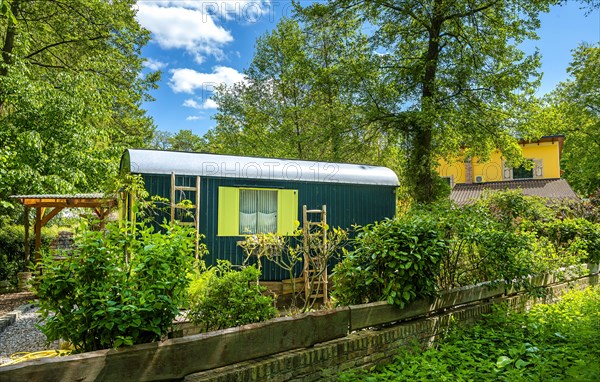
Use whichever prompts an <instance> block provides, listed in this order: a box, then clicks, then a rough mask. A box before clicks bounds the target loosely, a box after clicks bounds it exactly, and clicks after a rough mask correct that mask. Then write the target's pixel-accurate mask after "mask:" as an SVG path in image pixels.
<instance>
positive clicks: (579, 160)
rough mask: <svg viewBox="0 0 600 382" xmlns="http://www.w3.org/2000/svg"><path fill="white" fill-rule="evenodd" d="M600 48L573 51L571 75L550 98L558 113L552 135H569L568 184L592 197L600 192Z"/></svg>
mask: <svg viewBox="0 0 600 382" xmlns="http://www.w3.org/2000/svg"><path fill="white" fill-rule="evenodd" d="M598 62H600V44H595V45H587V44H582V45H580V46H579V47H577V49H575V50H574V51H573V60H572V62H571V64H570V66H569V68H568V69H567V70H568V72H569V73H570V75H571V78H569V79H568V80H567V81H565V82H562V83H560V84H559V85H558V86H557V88H556V90H555V91H554V92H553V93H552V94H551V96H550V99H549V101H550V107H549V108H550V109H551V110H552V111H553V112H554V113H555V120H554V121H552V122H551V125H552V126H554V131H553V132H560V133H563V134H565V135H566V138H565V144H564V150H563V152H562V157H561V168H562V169H563V170H564V172H565V173H564V177H565V178H566V179H567V180H568V181H569V184H570V185H571V186H572V187H573V188H574V189H575V190H576V191H577V192H579V193H580V194H582V195H584V196H589V195H590V194H592V193H594V192H595V191H596V190H598V189H599V188H600V177H599V176H598V174H599V173H600V162H599V161H598V151H599V150H600V96H599V95H598V88H600V67H599V66H598Z"/></svg>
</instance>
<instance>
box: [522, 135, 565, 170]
mask: <svg viewBox="0 0 600 382" xmlns="http://www.w3.org/2000/svg"><path fill="white" fill-rule="evenodd" d="M558 150H559V148H558V142H541V143H539V144H537V143H528V144H526V145H525V146H524V147H523V156H524V157H525V158H528V159H541V160H542V166H543V168H544V173H543V177H544V178H560V158H559V153H558Z"/></svg>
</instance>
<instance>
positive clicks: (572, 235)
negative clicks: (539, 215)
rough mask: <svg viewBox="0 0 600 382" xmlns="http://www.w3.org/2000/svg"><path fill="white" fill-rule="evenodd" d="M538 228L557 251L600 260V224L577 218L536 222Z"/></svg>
mask: <svg viewBox="0 0 600 382" xmlns="http://www.w3.org/2000/svg"><path fill="white" fill-rule="evenodd" d="M536 228H537V230H538V234H539V235H542V236H544V237H547V238H548V240H549V241H550V242H551V243H552V245H553V246H554V248H555V250H556V252H557V253H560V254H566V253H578V254H579V257H580V258H581V259H582V260H584V261H588V262H599V261H600V224H597V223H592V222H590V221H588V220H585V219H581V218H577V219H563V220H554V221H550V222H546V223H541V224H536Z"/></svg>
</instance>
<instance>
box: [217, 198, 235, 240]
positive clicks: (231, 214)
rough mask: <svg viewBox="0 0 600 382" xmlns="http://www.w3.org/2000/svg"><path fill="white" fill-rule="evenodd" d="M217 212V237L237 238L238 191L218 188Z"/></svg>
mask: <svg viewBox="0 0 600 382" xmlns="http://www.w3.org/2000/svg"><path fill="white" fill-rule="evenodd" d="M218 204H219V210H218V213H217V215H218V220H219V221H218V224H219V225H218V231H217V236H239V227H240V190H239V189H238V188H234V187H219V203H218Z"/></svg>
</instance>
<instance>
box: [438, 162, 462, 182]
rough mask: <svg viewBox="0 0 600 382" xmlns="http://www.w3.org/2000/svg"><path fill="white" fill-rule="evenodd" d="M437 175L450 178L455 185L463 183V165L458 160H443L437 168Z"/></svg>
mask: <svg viewBox="0 0 600 382" xmlns="http://www.w3.org/2000/svg"><path fill="white" fill-rule="evenodd" d="M438 174H439V175H440V176H442V177H451V178H452V180H453V182H454V183H455V184H456V183H464V182H465V164H464V163H463V162H462V160H460V158H458V159H457V160H455V161H452V162H446V161H445V160H444V159H441V160H440V165H439V166H438Z"/></svg>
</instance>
